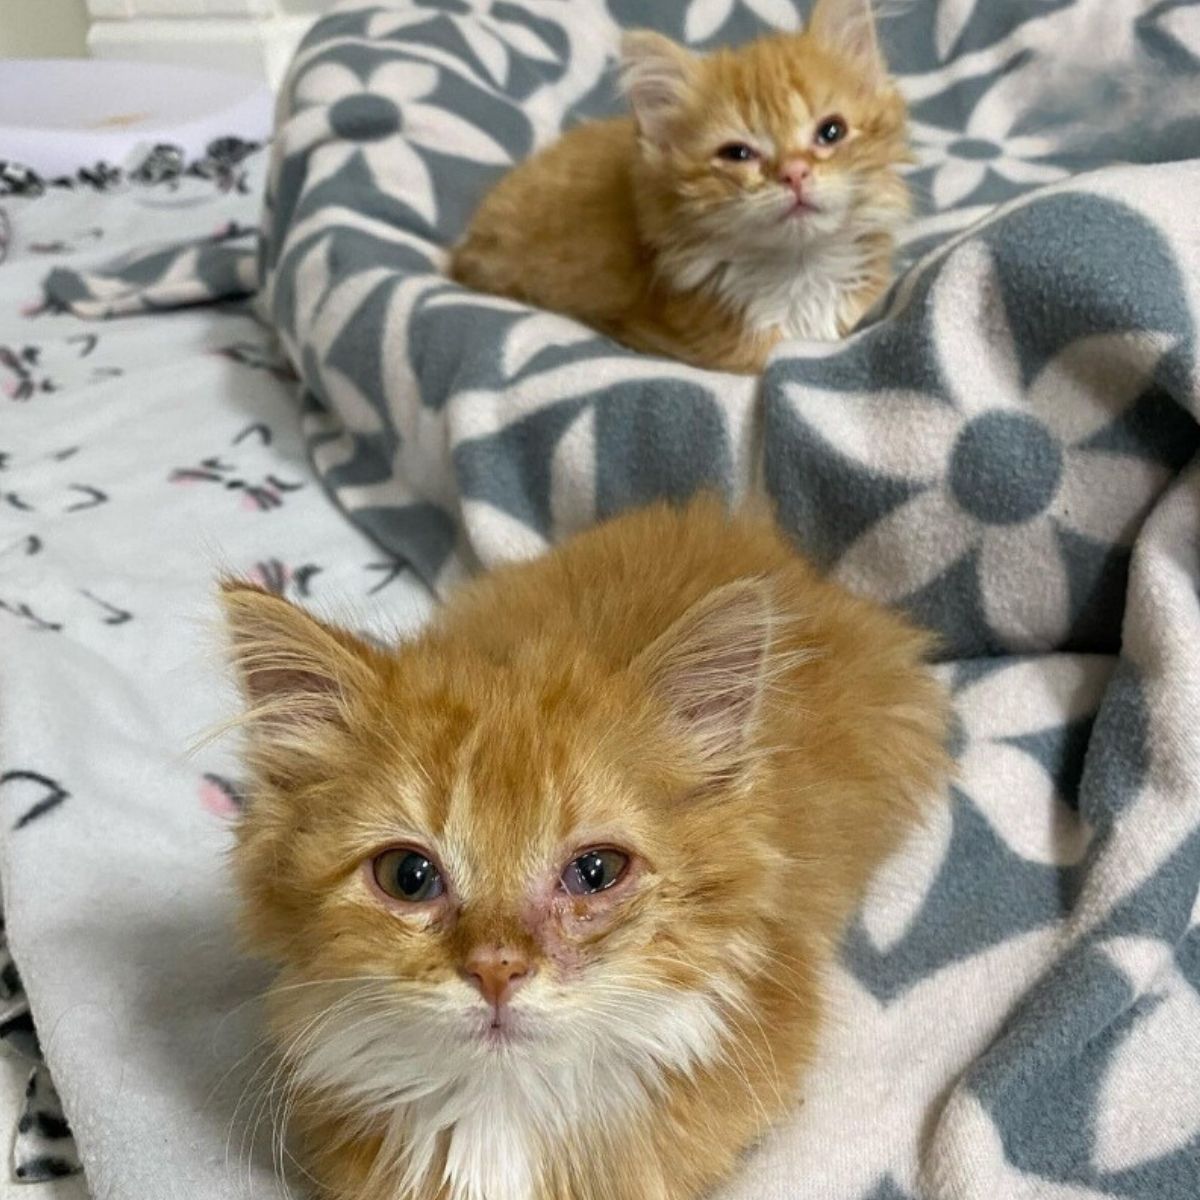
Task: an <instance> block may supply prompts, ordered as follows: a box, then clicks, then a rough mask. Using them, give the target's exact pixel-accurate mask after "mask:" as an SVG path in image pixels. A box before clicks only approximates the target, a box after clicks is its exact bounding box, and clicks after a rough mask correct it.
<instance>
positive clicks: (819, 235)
mask: <svg viewBox="0 0 1200 1200" xmlns="http://www.w3.org/2000/svg"><path fill="white" fill-rule="evenodd" d="M622 60H623V63H622V66H623V73H622V84H623V90H624V92H625V95H626V97H627V98H628V101H629V105H630V108H631V109H632V116H631V117H618V118H614V119H611V120H605V121H590V122H587V123H586V124H583V125H579V126H577V127H576V128H574V129H572V130H571V131H570V132H569V133H567V134H566V135H565V136H564V137H562V138H561V139H560V140H559V141H558V142H556V143H554V144H553V145H552V146H550V147H549V148H547V149H546V150H544V151H542V152H541V153H539V154H537V155H535V156H534V157H533V158H532V159H530V160H529V161H527V162H525V163H523V164H522V165H521V166H519V167H517V168H516V169H515V170H513V171H512V172H511V173H510V174H508V175H507V176H505V178H504V179H502V180H501V181H500V183H499V184H498V185H497V186H496V187H495V188H494V189H493V190H492V191H491V192H490V193H489V194H488V195H487V196H486V197H485V198H484V200H483V203H482V205H481V207H480V209H479V211H478V212H477V213H476V214H475V216H474V218H473V219H472V221H471V224H470V226H469V228H468V229H467V232H466V235H465V237H464V238H463V240H462V242H461V243H460V244H459V245H458V246H457V248H456V249H455V250H454V252H453V255H452V258H451V264H450V274H451V276H452V277H453V278H454V279H456V280H458V281H459V282H460V283H464V284H467V285H468V286H470V287H473V288H477V289H478V290H480V291H484V292H494V293H499V294H500V295H504V296H511V297H513V298H514V299H517V300H522V301H524V302H526V303H529V304H534V305H537V306H539V307H541V308H546V309H550V310H552V311H555V312H560V313H565V314H566V315H568V316H571V317H575V318H577V319H578V320H580V321H584V322H586V323H587V324H589V325H591V326H593V327H594V328H596V329H598V330H600V331H601V332H603V333H606V334H608V335H609V336H611V337H613V338H615V339H616V340H618V341H620V342H624V343H625V344H626V345H629V346H632V347H633V348H635V349H638V350H645V351H649V352H651V353H655V354H666V355H670V356H671V357H674V358H680V359H683V360H684V361H686V362H690V363H693V364H695V365H697V366H701V367H711V368H715V369H718V370H728V371H741V372H755V371H758V370H760V369H761V368H762V366H763V363H764V361H765V359H766V356H767V354H768V352H769V351H770V349H771V347H772V346H774V345H775V343H776V342H778V341H779V340H780V339H782V338H817V339H833V338H837V337H841V336H842V335H844V334H846V333H847V332H849V330H850V329H852V328H853V327H854V325H855V324H856V323H857V322H858V321H859V320H860V318H861V317H862V316H863V314H864V313H865V312H866V311H867V309H869V308H870V307H871V305H872V304H873V303H874V302H875V300H876V299H878V297H879V296H880V295H881V294H882V293H883V291H884V290H885V289H886V287H887V285H888V283H889V281H890V279H891V276H892V251H893V245H894V237H895V233H896V230H897V229H898V228H899V227H900V226H901V225H902V224H903V223H904V221H905V219H906V218H907V216H908V214H909V198H908V192H907V189H906V188H905V185H904V183H903V181H902V180H901V178H900V176H899V175H898V174H897V171H896V168H897V166H898V165H899V164H901V163H903V162H906V161H908V157H909V152H908V146H907V140H906V123H905V108H904V102H903V101H902V100H901V98H900V94H899V93H898V91H897V90H896V88H895V85H894V84H893V82H892V80H891V79H890V78H889V76H888V73H887V68H886V66H885V64H884V61H883V57H882V55H881V54H880V51H879V45H878V42H877V40H876V37H875V29H874V24H873V20H872V15H871V7H870V0H817V4H816V7H815V8H814V9H813V13H812V17H811V20H810V21H809V24H808V27H807V28H806V29H805V31H804V32H803V33H800V34H776V35H773V36H769V37H764V38H761V39H760V40H758V41H756V42H752V43H750V44H749V45H746V46H743V47H741V48H739V49H734V50H718V51H716V52H714V53H713V54H710V55H708V56H706V57H703V58H702V57H699V56H697V55H695V54H692V53H690V52H688V51H687V50H685V49H683V48H682V47H681V46H677V45H676V44H675V43H674V42H671V41H670V40H668V39H667V38H665V37H662V36H661V35H659V34H656V33H649V32H635V33H628V34H626V35H625V38H624V41H623V43H622Z"/></svg>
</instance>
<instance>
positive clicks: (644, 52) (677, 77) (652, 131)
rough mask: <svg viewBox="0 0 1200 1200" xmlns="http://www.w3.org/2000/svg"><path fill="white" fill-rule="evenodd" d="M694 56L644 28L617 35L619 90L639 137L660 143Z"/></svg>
mask: <svg viewBox="0 0 1200 1200" xmlns="http://www.w3.org/2000/svg"><path fill="white" fill-rule="evenodd" d="M696 62H697V59H696V56H695V55H694V54H691V53H689V52H688V51H687V50H685V49H684V48H683V47H682V46H680V45H677V44H676V43H675V42H673V41H671V39H670V38H669V37H664V36H663V35H662V34H661V33H653V32H651V31H650V30H648V29H631V30H629V31H628V32H627V33H625V34H624V36H623V37H622V38H621V90H622V91H623V92H624V93H625V97H626V99H628V101H629V107H630V108H631V109H633V117H634V120H635V121H636V122H637V126H638V129H639V130H640V131H641V134H642V136H643V137H645V138H648V139H649V140H650V141H652V142H656V143H659V144H662V143H663V142H665V141H666V140H667V132H668V127H669V125H670V121H671V118H672V117H673V116H674V115H675V114H676V113H678V111H679V109H680V108H681V107H682V105H683V103H684V101H685V100H686V99H687V97H688V93H689V89H690V88H691V84H692V78H693V75H694V74H695V70H696Z"/></svg>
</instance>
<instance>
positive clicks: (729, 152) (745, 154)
mask: <svg viewBox="0 0 1200 1200" xmlns="http://www.w3.org/2000/svg"><path fill="white" fill-rule="evenodd" d="M717 157H718V158H723V159H724V160H725V161H726V162H753V161H754V160H755V159H756V158H757V157H758V151H757V150H755V148H754V147H753V146H747V145H746V143H745V142H726V143H725V145H724V146H722V147H721V148H720V149H719V150H718V151H717Z"/></svg>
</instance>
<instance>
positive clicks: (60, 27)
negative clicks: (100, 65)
mask: <svg viewBox="0 0 1200 1200" xmlns="http://www.w3.org/2000/svg"><path fill="white" fill-rule="evenodd" d="M87 29H88V16H87V5H86V3H85V0H0V58H77V57H79V56H80V55H84V54H86V53H87V40H86V39H87Z"/></svg>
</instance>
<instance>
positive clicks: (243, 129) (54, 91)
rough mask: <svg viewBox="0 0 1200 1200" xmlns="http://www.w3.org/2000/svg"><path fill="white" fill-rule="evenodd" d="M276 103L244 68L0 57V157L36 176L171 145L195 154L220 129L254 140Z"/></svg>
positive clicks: (267, 128)
mask: <svg viewBox="0 0 1200 1200" xmlns="http://www.w3.org/2000/svg"><path fill="white" fill-rule="evenodd" d="M273 107H274V100H273V97H272V94H271V91H270V89H269V88H268V87H266V85H265V84H262V83H260V82H259V81H257V80H255V79H252V78H249V77H247V76H245V75H232V74H228V73H226V72H224V71H210V70H202V69H198V68H195V67H180V66H174V65H164V64H159V63H142V62H114V61H110V60H99V59H87V58H78V59H74V58H64V59H5V60H0V159H7V160H9V161H12V162H18V163H20V164H21V165H22V166H26V167H31V168H32V169H33V170H35V171H37V172H38V174H40V175H44V176H54V175H65V174H69V173H71V172H73V171H75V170H76V168H78V167H80V166H85V165H90V164H92V163H95V162H96V161H98V160H101V159H102V160H103V161H105V162H108V163H113V164H115V165H121V164H123V163H124V162H125V161H126V160H127V159H128V157H129V156H130V155H131V154H132V153H133V152H134V151H135V150H137V149H138V148H139V147H142V146H149V145H153V144H154V143H156V142H172V143H174V144H175V145H177V146H180V147H182V149H183V151H184V154H185V155H186V157H188V158H195V157H199V156H200V155H202V154H203V153H204V149H205V147H206V146H207V145H208V143H209V142H210V141H212V140H213V139H214V138H217V137H222V136H224V135H226V134H233V135H235V136H237V137H242V138H246V139H248V140H255V141H260V140H263V139H265V138H266V137H267V136H268V135H269V134H270V132H271V121H272V110H273Z"/></svg>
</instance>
